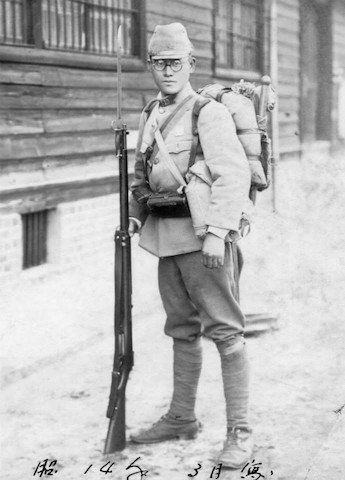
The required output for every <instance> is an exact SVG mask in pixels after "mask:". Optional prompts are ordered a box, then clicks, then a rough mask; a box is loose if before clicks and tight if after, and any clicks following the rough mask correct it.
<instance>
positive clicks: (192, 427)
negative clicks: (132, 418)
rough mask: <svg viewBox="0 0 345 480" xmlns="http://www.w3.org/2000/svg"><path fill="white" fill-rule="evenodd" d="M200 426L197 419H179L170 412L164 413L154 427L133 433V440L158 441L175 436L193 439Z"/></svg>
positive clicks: (171, 438)
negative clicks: (171, 415) (170, 414)
mask: <svg viewBox="0 0 345 480" xmlns="http://www.w3.org/2000/svg"><path fill="white" fill-rule="evenodd" d="M199 427H200V426H199V422H197V420H192V421H185V420H184V421H179V420H176V419H175V418H172V417H170V416H169V413H168V414H167V415H163V417H161V418H160V419H159V420H158V422H156V423H154V424H153V425H152V427H150V428H147V429H144V430H141V431H140V432H139V433H137V434H136V435H132V436H131V440H132V442H134V443H158V442H164V441H165V440H173V439H175V438H181V439H184V440H191V439H193V438H195V437H196V436H197V434H198V431H199Z"/></svg>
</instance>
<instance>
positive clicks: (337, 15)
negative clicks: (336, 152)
mask: <svg viewBox="0 0 345 480" xmlns="http://www.w3.org/2000/svg"><path fill="white" fill-rule="evenodd" d="M332 20H333V25H334V27H333V74H334V78H335V81H336V84H335V85H334V87H335V88H334V90H335V91H334V94H333V104H332V119H333V125H332V126H333V143H334V146H335V145H339V146H340V145H343V142H344V137H343V135H344V133H343V132H344V129H343V128H341V127H340V124H339V122H341V123H342V122H343V121H344V120H343V119H344V115H345V113H344V112H343V111H341V110H340V109H341V108H342V107H341V105H343V103H341V102H342V101H343V100H341V99H340V86H341V85H343V84H344V82H345V35H344V32H345V3H344V2H343V0H337V1H335V2H334V6H333V18H332ZM339 127H340V128H339Z"/></svg>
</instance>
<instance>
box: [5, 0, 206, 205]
mask: <svg viewBox="0 0 345 480" xmlns="http://www.w3.org/2000/svg"><path fill="white" fill-rule="evenodd" d="M211 5H212V1H211V0H188V1H180V0H173V1H169V2H161V1H160V0H147V15H146V22H147V38H149V37H150V36H151V33H152V31H153V28H154V25H156V24H157V23H160V24H162V23H169V22H172V21H176V20H177V21H178V20H180V21H181V22H184V23H186V24H188V31H189V34H190V36H191V40H192V42H193V43H194V45H195V48H196V54H197V56H198V68H197V73H196V74H195V76H194V80H193V84H194V86H195V87H198V86H200V85H205V84H206V83H210V81H211V72H212V69H211V64H212V7H211ZM191 19H193V20H191ZM115 62H116V58H114V65H115ZM0 67H1V68H0V168H1V175H0V204H1V202H5V203H6V201H7V200H6V199H8V198H11V199H12V200H13V198H14V197H15V192H16V190H17V192H18V202H17V204H16V202H15V201H14V203H13V205H15V206H16V207H17V208H18V209H21V210H25V202H26V200H27V201H28V204H30V205H31V206H32V205H33V204H34V203H35V197H34V196H33V197H32V196H30V194H29V193H30V192H28V195H27V197H28V198H27V199H25V188H23V187H24V186H25V185H27V186H29V185H30V186H31V187H30V188H31V190H32V191H33V192H34V191H36V190H37V185H44V184H45V183H47V184H48V183H49V184H50V187H49V188H48V186H47V203H48V204H49V205H50V206H51V205H52V204H54V198H55V201H56V203H58V202H59V201H60V200H62V199H63V200H64V201H66V199H73V198H77V197H78V194H77V193H76V192H74V191H73V189H71V190H70V191H69V195H67V197H66V192H63V194H62V192H61V195H60V196H59V195H58V194H57V192H58V191H59V189H60V190H63V189H64V185H63V182H64V179H65V180H66V188H68V187H67V184H68V182H70V180H71V179H72V180H73V179H75V180H76V181H75V182H74V184H73V185H76V184H78V185H79V184H80V181H79V180H80V179H81V178H83V177H84V178H85V182H89V183H90V182H91V183H92V178H93V177H94V178H95V179H96V183H97V182H99V179H100V177H101V176H102V174H104V176H105V177H109V178H111V177H110V172H113V173H114V175H116V173H117V165H116V162H115V160H114V156H113V143H114V142H113V134H112V131H111V129H110V123H111V121H112V120H113V119H114V118H115V115H116V93H117V92H116V88H117V78H116V72H115V71H109V69H104V70H92V69H86V68H71V67H66V66H65V67H64V66H54V65H43V64H41V65H38V64H29V63H17V62H10V61H6V62H1V63H0ZM123 87H124V88H123V94H124V102H123V103H124V111H123V118H124V119H125V120H126V122H127V124H128V127H129V129H130V130H136V129H137V125H138V120H139V114H140V111H141V110H142V108H143V106H144V105H145V104H146V103H147V102H148V100H149V99H150V98H152V97H153V96H154V95H155V94H156V88H155V86H154V84H153V82H152V79H151V76H150V74H149V72H147V71H146V69H144V70H141V71H131V72H125V73H124V74H123ZM54 180H56V184H59V185H60V187H59V188H56V185H53V184H54ZM89 190H90V189H88V191H89ZM108 190H109V188H108V189H107V191H108ZM50 191H51V192H54V198H52V197H51V196H50V193H49V192H50ZM95 194H102V191H101V190H97V191H96V190H95ZM52 195H53V193H52ZM41 197H42V196H41ZM41 197H40V199H41V200H42V198H41ZM41 200H40V208H42V205H41Z"/></svg>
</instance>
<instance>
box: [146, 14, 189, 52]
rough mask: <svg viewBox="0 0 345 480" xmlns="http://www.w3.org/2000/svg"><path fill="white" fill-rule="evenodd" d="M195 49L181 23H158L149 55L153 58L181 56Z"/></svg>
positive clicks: (150, 44)
mask: <svg viewBox="0 0 345 480" xmlns="http://www.w3.org/2000/svg"><path fill="white" fill-rule="evenodd" d="M192 51H193V45H192V43H191V41H190V40H189V38H188V35H187V31H186V29H185V28H184V26H183V25H182V24H181V23H177V22H176V23H170V24H169V25H157V26H156V28H155V29H154V32H153V34H152V37H151V40H150V43H149V46H148V52H147V53H148V55H149V57H151V58H152V59H153V60H159V59H160V58H181V57H184V56H186V55H188V54H189V53H191V52H192Z"/></svg>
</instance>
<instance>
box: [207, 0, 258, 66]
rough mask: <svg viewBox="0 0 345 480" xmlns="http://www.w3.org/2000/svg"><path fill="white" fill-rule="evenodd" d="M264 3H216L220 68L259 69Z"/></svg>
mask: <svg viewBox="0 0 345 480" xmlns="http://www.w3.org/2000/svg"><path fill="white" fill-rule="evenodd" d="M263 3H264V2H263V0H215V51H216V59H215V64H216V66H217V67H221V68H231V69H236V70H251V71H253V70H254V71H259V70H260V65H261V43H262V38H263V31H262V29H263V26H264V12H263Z"/></svg>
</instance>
